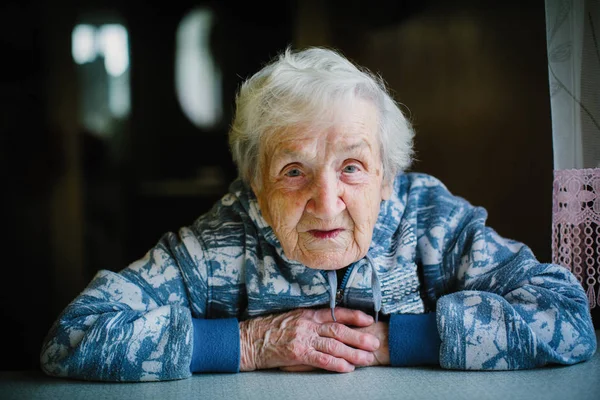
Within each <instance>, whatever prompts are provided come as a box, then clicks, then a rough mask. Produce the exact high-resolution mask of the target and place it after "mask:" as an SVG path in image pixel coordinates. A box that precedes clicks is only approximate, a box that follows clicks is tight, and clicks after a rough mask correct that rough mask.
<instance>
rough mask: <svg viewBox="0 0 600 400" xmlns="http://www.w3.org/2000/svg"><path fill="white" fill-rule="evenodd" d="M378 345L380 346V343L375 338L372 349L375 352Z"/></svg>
mask: <svg viewBox="0 0 600 400" xmlns="http://www.w3.org/2000/svg"><path fill="white" fill-rule="evenodd" d="M380 345H381V343H379V339H377V338H375V339H374V340H373V347H374V348H375V350H377V349H378V348H379V346H380Z"/></svg>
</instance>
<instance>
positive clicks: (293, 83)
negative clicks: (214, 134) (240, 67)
mask: <svg viewBox="0 0 600 400" xmlns="http://www.w3.org/2000/svg"><path fill="white" fill-rule="evenodd" d="M356 100H368V101H370V102H372V103H373V104H374V105H375V107H376V109H377V110H378V112H379V139H380V146H381V158H382V163H383V175H384V179H389V180H391V179H393V177H394V176H396V174H398V173H399V172H400V171H404V170H406V169H407V168H408V167H409V166H410V163H411V161H412V155H413V136H414V131H413V128H412V126H411V124H410V123H409V121H408V120H407V119H406V118H405V116H404V115H403V113H402V111H400V108H399V107H398V104H397V103H396V102H395V101H394V100H393V98H392V97H391V95H390V94H389V93H388V90H387V88H386V85H385V83H384V81H383V79H381V77H379V76H376V75H374V74H372V73H371V72H370V71H368V70H367V69H365V68H362V67H359V66H357V65H355V64H353V63H352V62H350V61H349V60H348V59H346V58H345V57H344V56H342V55H341V54H340V53H339V52H337V51H335V50H331V49H326V48H320V47H312V48H308V49H305V50H301V51H292V50H291V49H290V48H289V47H288V48H286V49H285V50H284V51H283V52H281V53H280V54H279V55H278V56H277V57H275V58H274V59H273V60H272V61H271V62H270V63H268V64H267V65H266V66H265V67H264V68H262V69H261V70H260V71H258V72H257V73H256V74H254V75H253V76H252V77H251V78H249V79H248V80H246V81H245V82H244V83H243V84H242V86H241V88H240V90H239V92H238V94H237V96H236V111H235V117H234V119H233V123H232V125H231V129H230V131H229V145H230V148H231V153H232V156H233V161H234V162H235V163H236V165H237V167H238V173H239V176H240V177H241V178H242V180H244V181H245V182H247V183H248V184H252V183H254V184H256V185H257V186H258V187H260V185H261V177H260V173H259V172H260V170H259V167H260V162H261V160H260V154H261V153H260V150H261V144H264V141H265V140H268V138H269V135H270V134H272V133H274V132H279V131H282V130H284V129H286V128H290V127H294V126H299V125H302V126H306V127H309V128H317V129H318V128H319V127H320V126H321V125H322V124H331V123H332V117H333V116H334V115H335V114H336V110H340V107H342V108H341V109H348V108H346V107H347V106H348V105H350V104H351V103H352V102H354V101H356Z"/></svg>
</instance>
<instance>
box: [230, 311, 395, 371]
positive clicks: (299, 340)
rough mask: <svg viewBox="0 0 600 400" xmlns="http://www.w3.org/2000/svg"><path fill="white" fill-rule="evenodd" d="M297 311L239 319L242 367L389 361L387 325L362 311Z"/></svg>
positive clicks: (350, 366)
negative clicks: (333, 317)
mask: <svg viewBox="0 0 600 400" xmlns="http://www.w3.org/2000/svg"><path fill="white" fill-rule="evenodd" d="M335 316H336V319H337V322H333V320H332V318H331V311H330V310H329V309H320V310H313V309H297V310H292V311H289V312H286V313H282V314H273V315H267V316H264V317H258V318H254V319H250V320H246V321H242V322H240V341H241V342H240V345H241V349H240V350H241V363H240V370H241V371H253V370H257V369H268V368H277V367H279V368H281V369H284V370H287V371H307V370H311V369H325V370H329V371H335V372H351V371H353V370H354V368H355V367H356V366H370V365H382V364H389V351H388V346H387V324H386V323H383V322H378V323H377V324H375V323H374V321H373V318H372V317H371V316H369V315H367V314H365V313H363V312H362V311H358V310H350V309H347V308H340V307H338V308H336V309H335Z"/></svg>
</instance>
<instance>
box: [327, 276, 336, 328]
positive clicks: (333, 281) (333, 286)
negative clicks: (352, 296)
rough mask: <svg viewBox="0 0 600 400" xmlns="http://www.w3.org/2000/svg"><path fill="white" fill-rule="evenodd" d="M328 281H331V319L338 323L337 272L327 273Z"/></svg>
mask: <svg viewBox="0 0 600 400" xmlns="http://www.w3.org/2000/svg"><path fill="white" fill-rule="evenodd" d="M327 280H328V281H329V308H330V309H331V318H333V322H337V320H336V319H335V312H334V311H335V294H336V292H337V272H336V271H335V270H333V271H327Z"/></svg>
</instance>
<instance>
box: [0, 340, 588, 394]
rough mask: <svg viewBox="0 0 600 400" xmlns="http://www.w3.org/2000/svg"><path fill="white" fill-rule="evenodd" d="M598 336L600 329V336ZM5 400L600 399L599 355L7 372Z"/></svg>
mask: <svg viewBox="0 0 600 400" xmlns="http://www.w3.org/2000/svg"><path fill="white" fill-rule="evenodd" d="M596 336H597V337H599V339H600V331H597V332H596ZM0 399H2V400H9V399H129V400H131V399H277V400H285V399H303V400H308V399H327V400H336V399H342V400H349V399H369V400H375V399H436V400H437V399H478V400H485V399H502V400H507V399H511V400H512V399H527V400H533V399H544V400H551V399H560V400H570V399H593V400H599V399H600V353H598V352H596V354H595V355H594V357H593V358H592V359H591V360H589V361H587V362H585V363H581V364H576V365H572V366H568V367H562V366H552V367H546V368H539V369H533V370H525V371H494V372H481V371H448V370H442V369H439V368H390V367H372V368H362V369H357V370H356V371H354V372H352V373H349V374H335V373H328V372H304V373H289V372H281V371H275V370H272V371H258V372H245V373H240V374H198V375H194V376H193V377H191V378H189V379H184V380H179V381H169V382H148V383H101V382H84V381H76V380H71V379H58V378H50V377H47V376H45V375H44V374H43V373H42V372H40V371H1V372H0Z"/></svg>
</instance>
